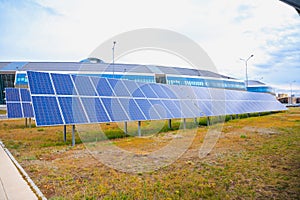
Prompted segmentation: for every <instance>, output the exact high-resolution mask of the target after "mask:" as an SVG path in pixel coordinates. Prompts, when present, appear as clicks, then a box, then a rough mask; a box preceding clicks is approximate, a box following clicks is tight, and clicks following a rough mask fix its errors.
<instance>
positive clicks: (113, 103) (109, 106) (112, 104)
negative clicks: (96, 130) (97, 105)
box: [101, 98, 129, 122]
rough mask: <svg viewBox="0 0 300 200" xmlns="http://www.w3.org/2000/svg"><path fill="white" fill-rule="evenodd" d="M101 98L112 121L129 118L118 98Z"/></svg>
mask: <svg viewBox="0 0 300 200" xmlns="http://www.w3.org/2000/svg"><path fill="white" fill-rule="evenodd" d="M101 100H102V102H103V104H104V106H105V108H106V110H107V112H108V114H109V116H110V118H111V120H112V121H115V122H118V121H128V120H129V118H128V117H127V115H126V113H125V111H124V109H123V107H122V106H121V104H120V102H119V100H118V99H115V98H102V99H101Z"/></svg>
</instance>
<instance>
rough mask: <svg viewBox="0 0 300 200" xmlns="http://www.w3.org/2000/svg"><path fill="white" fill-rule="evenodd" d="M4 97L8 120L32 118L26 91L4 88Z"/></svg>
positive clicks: (28, 95) (23, 89)
mask: <svg viewBox="0 0 300 200" xmlns="http://www.w3.org/2000/svg"><path fill="white" fill-rule="evenodd" d="M5 95H6V105H7V117H8V118H32V117H34V115H33V110H32V105H31V98H30V93H29V91H28V89H25V88H5Z"/></svg>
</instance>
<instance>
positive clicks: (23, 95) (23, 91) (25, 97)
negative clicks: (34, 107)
mask: <svg viewBox="0 0 300 200" xmlns="http://www.w3.org/2000/svg"><path fill="white" fill-rule="evenodd" d="M20 92H21V99H22V102H24V101H27V102H31V98H30V93H29V91H28V90H27V89H25V88H20Z"/></svg>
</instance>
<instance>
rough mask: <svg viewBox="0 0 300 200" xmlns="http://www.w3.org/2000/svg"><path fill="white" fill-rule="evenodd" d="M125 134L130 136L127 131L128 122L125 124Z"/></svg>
mask: <svg viewBox="0 0 300 200" xmlns="http://www.w3.org/2000/svg"><path fill="white" fill-rule="evenodd" d="M124 133H125V135H127V134H128V130H127V122H124Z"/></svg>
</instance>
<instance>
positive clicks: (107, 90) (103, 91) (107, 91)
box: [91, 77, 115, 96]
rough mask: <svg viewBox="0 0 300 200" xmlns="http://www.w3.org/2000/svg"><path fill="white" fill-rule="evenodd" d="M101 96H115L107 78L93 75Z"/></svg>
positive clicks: (93, 80)
mask: <svg viewBox="0 0 300 200" xmlns="http://www.w3.org/2000/svg"><path fill="white" fill-rule="evenodd" d="M91 80H92V82H93V84H94V86H95V88H96V90H97V92H98V94H99V96H115V94H114V92H113V90H112V89H111V87H110V86H109V84H108V82H107V79H106V78H98V77H91Z"/></svg>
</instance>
